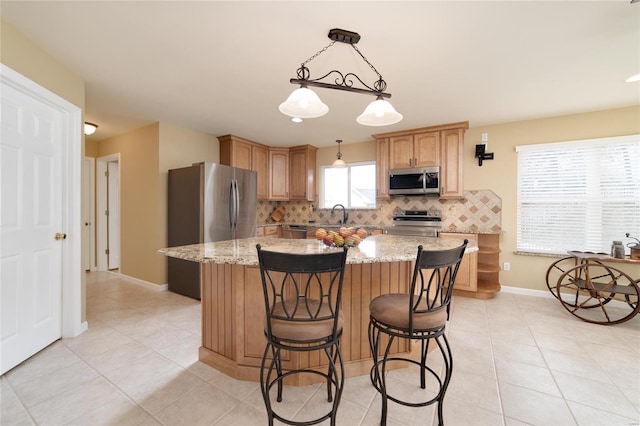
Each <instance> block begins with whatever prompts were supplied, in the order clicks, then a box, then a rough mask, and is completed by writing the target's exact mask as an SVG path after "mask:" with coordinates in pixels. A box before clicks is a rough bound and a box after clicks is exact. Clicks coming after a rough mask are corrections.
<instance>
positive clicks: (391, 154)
mask: <svg viewBox="0 0 640 426" xmlns="http://www.w3.org/2000/svg"><path fill="white" fill-rule="evenodd" d="M468 128H469V122H467V121H463V122H460V123H451V124H443V125H440V126H431V127H422V128H419V129H409V130H402V131H399V132H390V133H379V134H376V135H373V137H374V138H375V139H376V142H377V155H376V165H377V171H376V173H377V174H378V176H377V183H378V193H377V198H379V199H381V198H389V194H388V189H387V186H388V182H387V181H388V179H389V177H388V174H389V169H397V168H407V167H429V166H440V197H441V198H459V197H462V196H463V190H464V188H463V180H462V178H463V148H464V132H465V130H467V129H468ZM386 145H388V146H386ZM385 159H386V163H385Z"/></svg>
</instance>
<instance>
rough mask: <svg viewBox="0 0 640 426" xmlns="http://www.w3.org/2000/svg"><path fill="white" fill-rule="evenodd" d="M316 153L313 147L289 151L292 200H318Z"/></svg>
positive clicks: (290, 197)
mask: <svg viewBox="0 0 640 426" xmlns="http://www.w3.org/2000/svg"><path fill="white" fill-rule="evenodd" d="M316 151H317V148H316V147H313V146H311V145H304V146H300V147H293V148H290V149H289V179H290V182H289V199H290V200H306V201H315V200H316Z"/></svg>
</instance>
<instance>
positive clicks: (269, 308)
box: [256, 244, 347, 425]
mask: <svg viewBox="0 0 640 426" xmlns="http://www.w3.org/2000/svg"><path fill="white" fill-rule="evenodd" d="M256 249H257V250H258V260H259V264H260V275H261V278H262V289H263V293H264V302H265V309H266V318H265V326H264V334H265V337H266V338H267V345H266V347H265V350H264V354H263V356H262V362H261V364H260V388H261V390H262V396H263V398H264V403H265V406H266V408H267V415H268V417H269V425H273V421H274V419H278V420H279V421H281V422H284V423H287V424H290V425H313V424H317V423H320V422H323V421H324V420H326V419H329V418H330V419H331V425H335V423H336V414H337V411H338V405H339V403H340V397H341V396H342V389H343V386H344V365H343V361H342V353H341V352H340V337H341V335H342V327H343V323H344V315H343V313H342V310H341V309H340V304H341V299H342V281H343V277H344V266H345V262H346V259H347V248H346V247H345V248H344V249H343V250H340V251H338V250H332V251H327V252H326V253H312V254H290V253H280V252H274V251H268V250H262V248H261V247H260V245H259V244H258V245H257V246H256ZM283 350H287V351H292V352H309V351H322V352H324V354H325V356H326V358H327V360H328V364H329V365H328V368H327V370H326V372H325V371H321V370H320V369H318V370H316V369H311V368H300V369H296V370H290V371H284V370H283V368H282V351H283ZM269 358H271V359H269ZM305 373H308V374H313V375H319V376H321V377H322V378H323V381H326V383H327V400H328V401H329V402H332V405H331V410H330V411H329V412H328V413H326V414H324V415H322V416H320V417H318V418H316V419H315V420H310V421H304V422H296V421H293V420H289V419H285V418H283V417H282V416H280V415H279V414H278V413H276V412H275V411H274V409H273V404H272V402H271V396H270V390H271V389H272V388H273V386H275V385H277V401H278V402H281V401H282V388H283V386H282V385H283V381H284V380H285V378H287V377H289V376H292V375H295V374H305Z"/></svg>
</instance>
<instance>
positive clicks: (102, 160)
mask: <svg viewBox="0 0 640 426" xmlns="http://www.w3.org/2000/svg"><path fill="white" fill-rule="evenodd" d="M97 161H98V173H97V176H96V180H97V182H98V185H97V192H98V193H97V197H98V204H97V214H96V226H97V231H98V232H97V235H98V237H97V247H98V248H97V253H96V257H97V269H98V271H107V270H115V269H119V268H120V153H118V154H111V155H106V156H103V157H98V159H97Z"/></svg>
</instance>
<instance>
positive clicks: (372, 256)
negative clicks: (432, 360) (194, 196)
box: [159, 235, 478, 381]
mask: <svg viewBox="0 0 640 426" xmlns="http://www.w3.org/2000/svg"><path fill="white" fill-rule="evenodd" d="M256 244H260V245H261V246H262V248H263V249H265V250H273V251H281V252H287V253H318V252H324V251H326V250H341V249H337V248H329V247H326V246H325V245H324V244H323V243H322V242H320V241H317V240H302V239H298V240H289V239H281V238H247V239H241V240H231V241H219V242H214V243H205V244H194V245H188V246H181V247H172V248H167V249H162V250H160V251H159V253H161V254H164V255H166V256H170V257H176V258H180V259H184V260H189V261H193V262H198V263H200V271H201V275H200V276H201V287H202V288H201V295H202V296H201V297H202V346H201V347H200V351H199V358H200V360H201V361H202V362H204V363H206V364H208V365H211V366H212V367H214V368H216V369H218V370H220V371H222V372H224V373H225V374H227V375H229V376H232V377H234V378H237V379H241V380H252V381H257V380H259V369H260V361H261V359H262V354H263V351H264V347H265V338H264V332H263V321H264V309H265V308H264V301H263V295H262V282H261V279H260V269H259V266H258V256H257V252H256ZM420 244H422V246H423V247H424V250H426V251H428V250H441V249H449V248H453V247H458V246H460V245H461V244H462V239H438V238H429V237H411V236H400V235H375V236H370V237H368V238H366V239H365V240H363V241H362V242H361V243H360V245H359V246H358V247H352V248H350V249H349V253H348V256H347V266H346V270H345V277H344V287H343V293H342V308H343V311H344V316H345V322H344V330H343V335H342V342H341V348H342V355H343V358H344V362H345V373H346V375H347V377H352V376H359V375H364V374H368V373H369V370H370V368H371V355H370V349H369V341H368V336H367V327H368V325H369V302H370V301H371V300H372V299H373V298H375V297H376V296H378V295H380V294H385V293H398V292H407V291H408V290H407V289H408V286H409V281H410V279H411V272H412V269H411V268H412V262H413V261H414V260H415V258H416V254H417V248H418V245H420ZM477 250H478V248H477V245H476V244H475V242H474V241H469V245H468V246H467V252H475V251H477ZM383 346H384V345H382V347H383ZM393 351H394V352H395V353H402V354H404V355H405V356H406V355H414V352H419V351H413V350H412V347H411V344H410V343H408V342H400V343H396V345H395V347H394V349H393ZM324 365H325V362H324V361H323V359H322V358H321V357H320V354H319V353H295V354H291V353H288V354H285V355H284V356H283V368H284V369H293V368H300V367H303V368H304V367H309V368H315V367H324Z"/></svg>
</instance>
